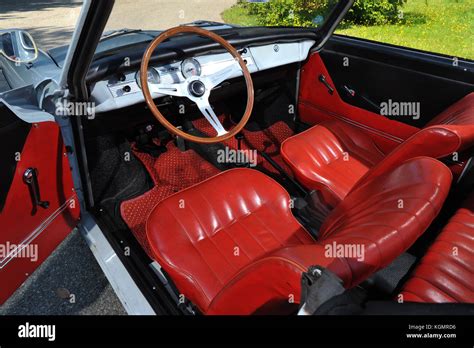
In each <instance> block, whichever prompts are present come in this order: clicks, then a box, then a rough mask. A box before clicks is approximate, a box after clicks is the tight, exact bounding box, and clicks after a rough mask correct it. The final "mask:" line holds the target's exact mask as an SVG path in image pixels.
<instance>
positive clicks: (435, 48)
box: [222, 0, 474, 59]
mask: <svg viewBox="0 0 474 348" xmlns="http://www.w3.org/2000/svg"><path fill="white" fill-rule="evenodd" d="M222 18H223V19H224V20H225V21H226V22H227V23H232V24H240V25H258V24H257V20H256V18H252V17H251V16H250V15H249V14H248V13H246V11H245V9H243V8H241V7H239V6H233V7H232V8H230V9H228V10H226V11H224V13H223V14H222ZM336 33H337V34H342V35H349V36H355V37H361V38H364V39H369V40H375V41H381V42H386V43H391V44H394V45H400V46H406V47H412V48H417V49H421V50H425V51H432V52H438V53H444V54H447V55H450V56H455V57H462V58H469V59H474V0H408V2H407V3H406V4H405V6H404V7H403V23H402V24H393V25H379V26H360V25H352V26H344V25H343V26H341V27H340V28H338V29H337V30H336Z"/></svg>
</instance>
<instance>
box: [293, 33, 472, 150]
mask: <svg viewBox="0 0 474 348" xmlns="http://www.w3.org/2000/svg"><path fill="white" fill-rule="evenodd" d="M473 91H474V62H472V61H470V60H466V59H462V58H453V57H448V56H445V55H441V54H436V53H430V52H423V51H419V50H415V49H409V48H405V47H399V46H393V45H389V44H384V43H380V42H374V41H368V40H363V39H358V38H352V37H345V36H340V35H334V36H333V37H332V38H331V39H330V40H329V41H328V42H327V44H326V45H325V47H324V49H323V50H322V51H321V52H319V53H313V54H312V55H311V57H310V58H309V60H308V62H307V63H306V64H305V65H304V66H303V68H302V73H301V86H300V95H299V111H300V117H301V119H302V121H304V122H306V123H308V124H317V123H320V122H322V121H327V120H334V119H336V120H339V121H343V122H346V123H349V124H351V125H353V126H356V127H358V128H359V130H361V131H363V132H365V133H366V134H367V135H369V136H370V137H371V138H372V139H373V140H374V141H375V143H376V144H377V145H378V146H379V147H380V148H381V149H382V150H383V151H384V152H385V153H388V152H390V151H391V150H392V149H393V148H394V147H396V146H397V145H398V144H400V143H401V142H403V141H404V140H406V139H407V138H408V137H410V136H411V135H413V134H414V133H415V132H417V131H418V130H419V129H420V128H422V127H423V126H425V125H426V124H427V123H428V122H430V121H431V120H432V119H433V118H434V117H436V116H437V115H438V114H439V113H441V112H442V111H443V110H444V109H446V108H447V107H448V106H450V105H452V104H453V103H455V102H457V101H458V100H460V99H461V98H463V97H464V96H466V95H467V94H469V93H470V92H473ZM397 103H398V104H401V103H410V104H409V105H414V106H416V109H417V111H419V112H416V113H413V114H410V115H391V114H387V115H385V114H383V112H381V111H382V110H381V106H383V105H384V104H385V105H391V104H397Z"/></svg>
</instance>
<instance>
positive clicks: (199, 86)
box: [188, 80, 206, 97]
mask: <svg viewBox="0 0 474 348" xmlns="http://www.w3.org/2000/svg"><path fill="white" fill-rule="evenodd" d="M188 90H189V93H191V94H192V95H193V96H195V97H202V96H203V95H204V93H206V86H204V83H202V82H201V81H199V80H194V81H193V82H191V83H190V84H189V85H188Z"/></svg>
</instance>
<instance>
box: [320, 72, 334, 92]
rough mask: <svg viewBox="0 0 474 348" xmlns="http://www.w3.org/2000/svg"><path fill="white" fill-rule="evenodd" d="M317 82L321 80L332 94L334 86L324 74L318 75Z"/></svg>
mask: <svg viewBox="0 0 474 348" xmlns="http://www.w3.org/2000/svg"><path fill="white" fill-rule="evenodd" d="M319 82H321V83H322V84H323V85H324V86H326V88H327V89H328V92H329V94H331V95H333V94H334V88H333V87H332V86H331V85H330V84H329V82H328V81H327V80H326V76H324V75H323V74H321V75H319Z"/></svg>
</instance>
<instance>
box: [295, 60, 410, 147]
mask: <svg viewBox="0 0 474 348" xmlns="http://www.w3.org/2000/svg"><path fill="white" fill-rule="evenodd" d="M342 68H343V67H342V64H341V69H342ZM320 75H324V76H325V77H326V80H327V82H328V83H329V84H330V85H331V86H333V87H334V83H333V81H332V79H331V76H330V75H329V73H328V71H327V69H326V67H325V65H324V62H323V61H322V59H321V57H320V56H319V54H317V53H314V54H312V55H311V57H310V58H309V59H308V61H307V62H306V63H305V65H304V66H303V68H302V70H301V82H300V94H299V102H298V109H299V114H300V119H301V121H302V122H305V123H308V124H311V125H314V124H318V123H320V122H323V121H327V120H333V119H336V120H339V121H343V122H346V123H349V124H351V125H353V126H356V127H358V128H359V129H360V130H362V131H364V132H365V133H366V134H367V135H369V136H370V137H371V138H372V139H373V140H374V142H375V143H376V144H377V145H378V146H379V147H380V149H381V150H382V151H383V152H385V153H388V152H390V151H391V150H393V149H394V148H395V147H396V146H397V145H398V144H400V143H401V142H403V141H404V140H405V139H407V138H408V137H410V136H411V135H413V134H414V133H416V132H417V131H418V130H419V129H418V128H416V127H413V126H410V125H407V124H404V123H401V122H398V121H393V120H389V119H387V118H384V117H383V116H381V115H378V114H375V113H373V112H370V111H367V110H364V109H361V108H358V107H356V106H353V105H350V104H348V103H346V102H344V101H343V100H342V99H341V97H340V96H339V94H338V93H337V90H336V89H334V93H333V94H332V95H331V94H329V92H328V89H327V88H326V86H325V85H324V84H323V83H321V82H320V81H319V76H320Z"/></svg>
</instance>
